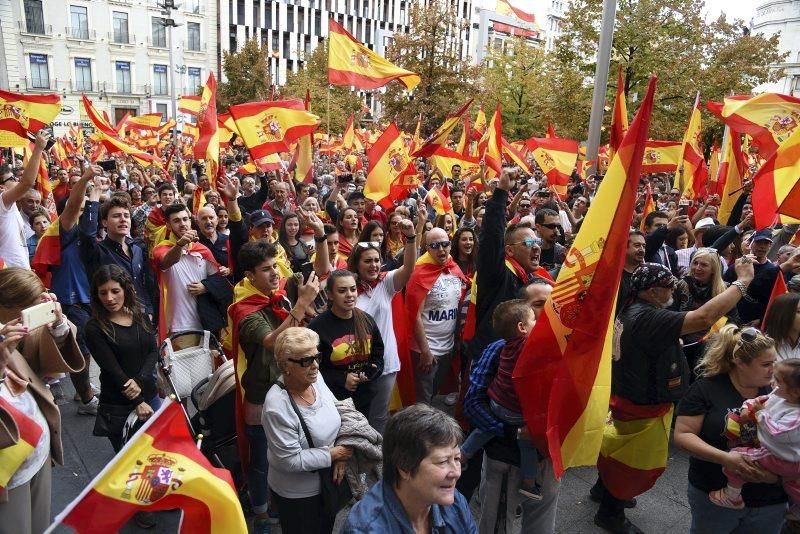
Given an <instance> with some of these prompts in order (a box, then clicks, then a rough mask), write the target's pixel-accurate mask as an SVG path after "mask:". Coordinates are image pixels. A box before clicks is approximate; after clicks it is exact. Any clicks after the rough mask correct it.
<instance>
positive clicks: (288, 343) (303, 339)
mask: <svg viewBox="0 0 800 534" xmlns="http://www.w3.org/2000/svg"><path fill="white" fill-rule="evenodd" d="M318 343H319V336H318V335H317V333H316V332H314V331H313V330H309V329H308V328H301V327H291V328H287V329H286V330H284V331H283V332H282V333H281V334H280V335H279V336H278V339H277V340H276V341H275V351H274V354H275V359H276V361H277V364H278V368H279V369H280V371H281V376H280V377H279V378H278V382H277V383H276V384H275V385H273V386H272V388H271V389H270V390H269V391H268V392H267V398H266V400H265V402H264V411H263V412H262V416H261V422H262V424H263V425H264V431H265V432H266V434H267V438H268V441H269V449H268V452H267V458H268V460H269V474H268V477H267V478H268V481H269V487H270V488H271V489H272V493H273V498H274V501H275V503H276V504H277V506H278V513H279V514H280V522H281V529H282V531H283V532H291V533H293V534H294V533H298V534H323V533H325V534H329V533H330V532H332V531H333V523H334V520H335V517H327V516H326V514H325V513H324V512H323V502H322V495H321V483H320V474H319V473H318V472H317V471H318V470H320V469H325V468H329V467H333V477H334V482H337V483H339V484H341V483H342V479H343V476H344V468H345V464H346V461H347V459H348V458H350V456H351V455H352V450H351V449H350V448H349V447H343V446H336V447H334V446H333V445H334V441H335V440H336V437H337V435H338V434H339V427H340V426H341V417H340V416H339V412H338V410H337V409H336V405H335V401H336V398H335V397H334V396H333V393H331V391H330V389H328V386H327V385H325V381H324V380H323V379H322V377H321V376H320V375H319V363H320V355H319V352H318V351H317V345H318ZM298 411H299V413H300V415H301V416H302V418H303V421H304V423H305V427H306V428H307V429H308V432H309V433H310V434H311V435H310V436H307V435H306V432H305V431H304V428H303V427H304V425H303V422H301V421H300V418H299V417H298V415H297V412H298ZM309 438H310V439H309Z"/></svg>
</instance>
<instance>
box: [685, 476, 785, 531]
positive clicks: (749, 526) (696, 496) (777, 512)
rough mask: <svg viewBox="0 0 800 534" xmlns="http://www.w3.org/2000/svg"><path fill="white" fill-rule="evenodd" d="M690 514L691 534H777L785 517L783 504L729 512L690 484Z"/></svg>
mask: <svg viewBox="0 0 800 534" xmlns="http://www.w3.org/2000/svg"><path fill="white" fill-rule="evenodd" d="M687 496H688V500H689V508H691V510H692V526H691V529H690V530H689V532H690V533H691V534H706V533H707V532H714V533H716V534H729V533H736V534H748V533H752V532H757V533H758V534H779V533H780V531H781V527H782V526H783V516H784V515H785V514H786V503H781V504H773V505H770V506H760V507H758V508H744V509H742V510H733V509H731V508H723V507H722V506H717V505H716V504H714V503H712V502H711V500H710V499H709V498H708V493H706V492H705V491H701V490H699V489H697V488H695V487H694V486H692V485H691V484H689V489H688V491H687Z"/></svg>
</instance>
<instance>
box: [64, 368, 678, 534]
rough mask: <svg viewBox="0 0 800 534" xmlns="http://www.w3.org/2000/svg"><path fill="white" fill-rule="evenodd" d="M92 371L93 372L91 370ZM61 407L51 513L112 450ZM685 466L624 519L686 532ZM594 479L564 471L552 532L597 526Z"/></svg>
mask: <svg viewBox="0 0 800 534" xmlns="http://www.w3.org/2000/svg"><path fill="white" fill-rule="evenodd" d="M93 367H94V365H93ZM92 374H93V375H96V372H94V373H92ZM93 381H94V383H95V384H97V383H98V381H97V379H96V377H95V378H94V379H93ZM64 382H66V384H65V386H64V392H65V394H66V398H67V399H72V395H73V394H74V390H73V389H72V384H71V383H70V382H69V379H67V380H66V381H62V383H64ZM61 411H62V418H63V428H64V432H63V436H64V454H65V465H64V466H63V467H58V468H56V469H55V470H54V472H53V505H52V514H53V516H55V515H56V514H57V513H58V512H60V511H61V510H62V509H63V508H64V507H65V506H66V505H67V504H68V503H69V502H70V501H71V500H72V499H73V498H74V497H75V496H76V495H78V493H79V492H80V491H81V490H82V489H83V488H84V487H85V486H86V484H88V483H89V482H90V481H91V480H92V478H93V477H94V476H96V475H97V473H99V472H100V470H101V469H102V468H103V466H104V465H105V464H106V462H108V461H109V460H110V459H111V457H112V456H113V454H112V450H111V445H110V443H109V442H108V440H107V439H106V438H97V437H94V436H92V427H93V425H94V418H92V417H87V416H80V415H77V412H76V406H75V403H73V402H72V401H69V402H68V403H66V404H64V405H62V406H61ZM687 469H688V458H687V456H686V455H685V454H684V453H683V452H679V451H673V452H672V456H671V457H670V460H669V464H668V468H667V471H666V474H665V475H664V476H662V477H661V479H660V480H659V481H658V484H656V486H655V488H653V489H652V490H651V491H649V492H648V493H646V494H645V495H643V496H640V497H639V499H638V501H639V504H638V506H637V507H636V508H635V509H633V510H629V511H628V516H629V517H630V519H631V520H632V521H633V522H635V523H636V524H637V525H639V526H640V527H641V528H642V529H643V530H644V531H645V532H647V533H648V534H650V533H661V532H670V533H682V532H688V530H689V508H688V506H687V504H686V471H687ZM595 479H596V471H595V470H594V469H593V468H582V469H573V470H571V471H570V472H569V473H568V474H567V475H566V476H565V477H564V484H563V487H562V491H561V496H560V500H559V503H558V520H557V531H558V532H561V533H565V534H566V533H576V534H577V533H582V534H583V533H594V532H598V533H599V532H603V531H602V530H600V529H598V528H597V527H595V526H594V524H593V523H592V518H593V516H594V513H595V511H596V509H597V505H596V504H595V503H593V502H591V501H590V500H589V498H588V495H589V488H590V487H591V486H592V484H594V482H595ZM473 506H475V503H474V502H473ZM159 517H160V518H159V525H158V527H157V528H155V529H151V530H142V529H139V528H136V527H135V526H134V525H129V526H127V527H126V528H124V529H123V530H122V532H123V533H133V532H150V533H165V534H166V533H173V532H177V530H178V514H177V513H174V512H170V513H165V514H159ZM340 519H341V514H340ZM57 532H68V529H66V528H63V527H62V528H60V529H58V530H57ZM273 532H280V528H279V527H275V528H274V529H273Z"/></svg>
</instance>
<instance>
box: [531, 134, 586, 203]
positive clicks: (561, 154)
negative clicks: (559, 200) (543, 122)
mask: <svg viewBox="0 0 800 534" xmlns="http://www.w3.org/2000/svg"><path fill="white" fill-rule="evenodd" d="M525 144H526V145H528V150H530V151H531V152H532V153H533V159H535V160H536V163H537V165H539V168H540V169H542V172H543V173H544V174H545V176H547V183H548V184H549V185H551V186H553V187H554V188H555V190H556V192H557V193H558V194H559V195H562V196H563V195H564V194H565V193H566V192H567V184H568V183H569V177H570V176H571V175H572V171H573V170H574V169H575V162H576V161H578V142H577V141H574V140H572V139H563V138H560V137H556V138H551V139H547V138H546V137H545V138H542V137H531V138H530V139H528V140H527V141H525Z"/></svg>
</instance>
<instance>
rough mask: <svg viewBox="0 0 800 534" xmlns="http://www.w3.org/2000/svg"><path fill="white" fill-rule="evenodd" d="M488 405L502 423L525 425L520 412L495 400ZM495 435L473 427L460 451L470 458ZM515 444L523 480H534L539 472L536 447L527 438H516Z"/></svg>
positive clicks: (517, 425) (516, 425)
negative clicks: (517, 448)
mask: <svg viewBox="0 0 800 534" xmlns="http://www.w3.org/2000/svg"><path fill="white" fill-rule="evenodd" d="M489 407H490V408H491V409H492V413H494V415H496V416H497V418H498V419H500V420H501V421H503V422H504V423H506V424H508V425H511V426H515V427H522V426H525V420H524V419H523V418H522V414H521V413H518V412H514V411H512V410H509V409H507V408H504V407H502V406H500V405H499V404H497V403H496V402H495V401H493V400H490V401H489ZM494 437H495V435H494V434H492V433H491V432H486V431H485V430H481V429H480V428H477V427H475V428H473V429H472V432H471V433H470V435H469V436H468V437H467V439H465V440H464V443H462V444H461V453H462V454H464V455H465V456H466V457H467V458H471V457H473V456H474V455H475V453H476V452H478V451H479V450H481V449H482V448H483V446H484V445H486V444H487V443H489V442H490V441H491V440H492V438H494ZM517 446H518V447H519V470H520V472H521V473H522V479H523V480H536V475H537V474H538V473H539V455H538V453H537V452H536V447H534V446H533V442H532V441H531V440H529V439H519V438H518V439H517Z"/></svg>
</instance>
